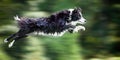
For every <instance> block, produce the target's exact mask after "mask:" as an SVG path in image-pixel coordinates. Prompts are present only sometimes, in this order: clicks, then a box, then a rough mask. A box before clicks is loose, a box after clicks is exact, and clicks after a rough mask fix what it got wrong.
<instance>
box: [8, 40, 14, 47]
mask: <svg viewBox="0 0 120 60" xmlns="http://www.w3.org/2000/svg"><path fill="white" fill-rule="evenodd" d="M14 42H15V40H13V41H12V42H10V44H9V45H8V47H9V48H11V47H12V46H13V44H14Z"/></svg>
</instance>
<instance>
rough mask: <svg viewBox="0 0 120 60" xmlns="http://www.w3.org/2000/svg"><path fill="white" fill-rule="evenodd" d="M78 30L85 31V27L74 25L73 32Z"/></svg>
mask: <svg viewBox="0 0 120 60" xmlns="http://www.w3.org/2000/svg"><path fill="white" fill-rule="evenodd" d="M80 30H83V31H85V27H84V26H76V27H75V29H74V30H73V32H78V31H80Z"/></svg>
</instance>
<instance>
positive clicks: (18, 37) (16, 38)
mask: <svg viewBox="0 0 120 60" xmlns="http://www.w3.org/2000/svg"><path fill="white" fill-rule="evenodd" d="M24 37H27V35H23V36H17V37H15V38H14V39H13V41H12V42H10V43H9V45H8V47H9V48H10V47H12V46H13V44H14V42H15V41H16V40H19V39H21V38H24Z"/></svg>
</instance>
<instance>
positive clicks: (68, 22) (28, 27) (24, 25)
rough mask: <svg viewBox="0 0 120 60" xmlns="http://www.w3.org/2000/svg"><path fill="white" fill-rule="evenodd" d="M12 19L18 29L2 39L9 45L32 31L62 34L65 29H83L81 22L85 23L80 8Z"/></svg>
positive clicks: (76, 30)
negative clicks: (38, 16)
mask: <svg viewBox="0 0 120 60" xmlns="http://www.w3.org/2000/svg"><path fill="white" fill-rule="evenodd" d="M14 19H15V20H16V21H17V22H18V26H19V31H18V32H17V33H14V34H12V35H11V36H9V37H8V38H6V39H5V40H4V42H5V43H8V42H9V43H10V44H9V47H11V46H12V45H13V43H14V42H15V41H16V40H19V39H21V38H24V37H27V36H28V35H29V34H30V33H33V32H36V34H38V35H52V36H62V35H63V34H64V33H65V32H67V31H68V32H70V33H74V32H78V31H79V30H85V27H84V26H82V25H81V24H85V23H86V20H85V19H84V18H83V16H82V13H81V9H80V8H75V9H67V10H63V11H60V12H57V13H54V14H52V15H50V16H48V17H41V18H25V17H18V16H15V17H14Z"/></svg>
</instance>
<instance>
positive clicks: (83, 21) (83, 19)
mask: <svg viewBox="0 0 120 60" xmlns="http://www.w3.org/2000/svg"><path fill="white" fill-rule="evenodd" d="M79 14H80V15H81V19H79V20H78V22H79V23H80V24H85V23H86V19H85V18H83V16H82V13H81V12H80V13H79Z"/></svg>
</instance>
